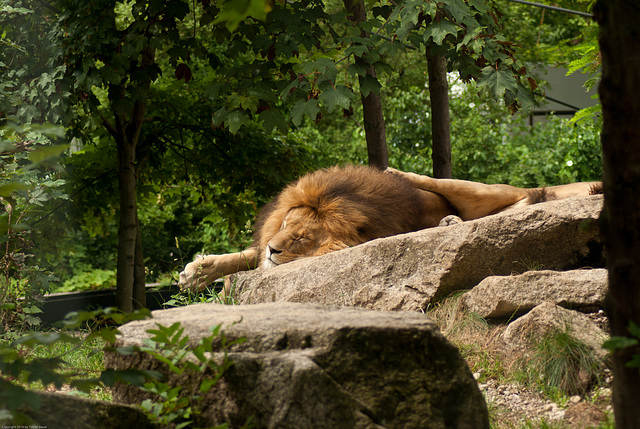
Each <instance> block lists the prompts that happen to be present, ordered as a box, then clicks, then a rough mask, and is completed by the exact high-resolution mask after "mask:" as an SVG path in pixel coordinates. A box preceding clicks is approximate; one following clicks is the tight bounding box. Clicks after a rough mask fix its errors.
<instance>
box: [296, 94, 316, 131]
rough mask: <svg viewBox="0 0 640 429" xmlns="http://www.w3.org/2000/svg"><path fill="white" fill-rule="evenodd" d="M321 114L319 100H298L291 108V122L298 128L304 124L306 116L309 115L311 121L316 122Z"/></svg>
mask: <svg viewBox="0 0 640 429" xmlns="http://www.w3.org/2000/svg"><path fill="white" fill-rule="evenodd" d="M319 112H320V107H319V106H318V100H316V99H313V98H312V99H310V100H298V101H296V103H295V104H294V105H293V107H292V108H291V113H290V114H291V120H292V121H293V124H294V125H295V126H296V127H298V126H300V124H301V123H302V118H304V115H307V117H308V118H309V119H311V120H312V121H315V120H316V117H317V116H318V113H319Z"/></svg>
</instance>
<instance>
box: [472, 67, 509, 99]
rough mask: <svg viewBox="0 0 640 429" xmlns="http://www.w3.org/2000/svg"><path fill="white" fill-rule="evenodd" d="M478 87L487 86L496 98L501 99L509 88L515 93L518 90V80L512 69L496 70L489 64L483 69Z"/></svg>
mask: <svg viewBox="0 0 640 429" xmlns="http://www.w3.org/2000/svg"><path fill="white" fill-rule="evenodd" d="M478 88H486V89H488V90H489V91H490V93H491V95H492V96H493V97H494V98H496V99H500V98H502V97H504V95H505V92H506V91H507V90H509V91H511V92H513V93H514V94H515V93H516V92H517V82H516V78H515V76H514V75H513V73H512V72H511V70H508V69H498V70H496V69H495V68H493V67H491V66H487V67H485V68H483V69H482V73H481V74H480V79H478Z"/></svg>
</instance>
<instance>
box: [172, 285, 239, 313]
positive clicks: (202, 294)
mask: <svg viewBox="0 0 640 429" xmlns="http://www.w3.org/2000/svg"><path fill="white" fill-rule="evenodd" d="M236 284H237V282H235V281H234V282H233V283H232V284H231V285H230V287H229V290H228V291H225V286H223V287H222V289H219V288H218V287H217V286H216V285H215V284H214V285H210V286H208V287H206V288H205V289H203V290H196V291H192V290H190V289H185V290H182V291H180V292H179V293H177V294H175V295H171V299H170V300H169V301H167V302H165V303H163V306H164V307H165V308H168V307H183V306H185V305H191V304H204V303H216V304H226V305H234V304H236V299H235V298H234V296H235V289H236Z"/></svg>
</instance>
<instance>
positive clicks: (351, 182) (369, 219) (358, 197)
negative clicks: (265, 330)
mask: <svg viewBox="0 0 640 429" xmlns="http://www.w3.org/2000/svg"><path fill="white" fill-rule="evenodd" d="M294 208H308V209H309V210H311V211H312V212H313V219H314V221H319V222H322V223H323V227H324V228H325V229H326V230H327V231H328V232H329V233H330V235H331V236H332V238H333V239H335V240H339V241H341V242H343V243H345V244H347V245H350V246H353V245H356V244H360V243H363V242H366V241H369V240H373V239H376V238H381V237H388V236H391V235H396V234H401V233H405V232H411V231H418V230H421V229H424V228H428V227H432V226H436V225H438V222H439V221H440V219H441V218H442V217H444V216H446V215H447V214H452V213H453V212H454V211H453V209H452V208H451V206H450V205H449V204H448V202H447V201H446V200H445V199H444V198H442V197H440V196H439V195H437V194H432V193H429V192H425V191H421V190H418V189H416V188H415V187H414V186H412V185H411V184H410V183H409V182H408V181H407V180H405V179H403V178H400V177H398V176H396V175H393V174H390V173H387V172H384V171H381V170H378V169H375V168H370V167H364V166H351V165H349V166H345V167H331V168H328V169H323V170H319V171H315V172H313V173H309V174H307V175H306V176H303V177H302V178H300V179H299V180H298V181H297V182H294V183H292V184H290V185H289V186H287V187H286V188H285V189H284V190H283V191H282V192H281V193H280V194H279V195H278V196H277V197H276V198H275V199H274V200H273V201H272V202H271V203H269V204H267V205H266V206H265V207H264V208H263V209H262V210H261V211H260V213H259V215H258V218H257V220H256V224H255V226H254V231H255V234H254V244H253V246H257V247H258V248H259V249H265V248H266V246H267V244H268V243H269V240H271V238H272V237H273V236H274V235H275V234H276V233H278V231H280V228H281V226H282V223H283V221H284V219H285V217H286V216H287V213H289V211H290V210H292V209H294ZM260 258H263V255H262V252H260ZM260 262H261V260H260Z"/></svg>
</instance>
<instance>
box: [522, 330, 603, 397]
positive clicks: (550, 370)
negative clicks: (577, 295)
mask: <svg viewBox="0 0 640 429" xmlns="http://www.w3.org/2000/svg"><path fill="white" fill-rule="evenodd" d="M519 368H520V371H521V372H520V377H521V379H522V381H523V382H524V383H525V384H526V385H528V386H532V387H535V388H537V389H538V390H540V391H542V392H544V393H545V394H547V395H548V396H550V397H551V398H553V399H555V400H556V401H558V400H560V401H561V400H562V398H563V396H564V395H576V394H582V393H584V392H585V390H586V389H587V388H588V387H589V386H590V385H591V384H592V383H593V382H594V381H595V380H597V379H598V378H599V377H600V375H601V374H602V373H603V370H604V363H603V362H602V361H601V360H600V359H598V357H597V356H596V355H595V354H594V352H593V350H592V349H591V348H590V347H589V346H587V345H586V344H584V343H583V342H581V341H580V340H578V339H576V338H574V337H573V336H572V335H571V331H570V328H569V327H566V328H565V329H564V330H563V329H558V328H553V329H551V330H550V331H549V332H548V333H547V334H545V335H544V336H542V337H541V338H540V339H538V340H533V350H532V352H531V355H530V356H526V357H523V358H521V360H520V362H519Z"/></svg>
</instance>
